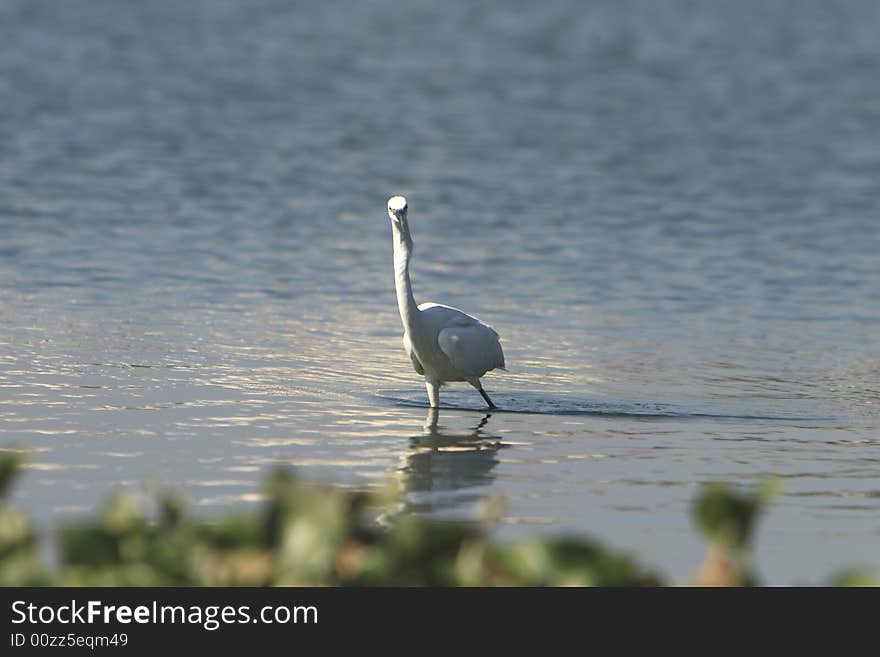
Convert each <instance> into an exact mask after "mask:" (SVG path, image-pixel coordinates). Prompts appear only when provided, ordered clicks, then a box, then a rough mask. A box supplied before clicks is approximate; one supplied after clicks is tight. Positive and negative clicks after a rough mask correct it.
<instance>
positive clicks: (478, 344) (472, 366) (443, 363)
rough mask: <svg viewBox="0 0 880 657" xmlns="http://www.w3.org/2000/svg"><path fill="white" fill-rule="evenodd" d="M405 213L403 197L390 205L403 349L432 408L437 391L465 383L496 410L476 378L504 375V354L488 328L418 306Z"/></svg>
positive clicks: (443, 309)
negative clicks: (492, 373)
mask: <svg viewBox="0 0 880 657" xmlns="http://www.w3.org/2000/svg"><path fill="white" fill-rule="evenodd" d="M406 211H407V207H406V199H405V198H404V197H403V196H393V197H391V198H390V199H388V216H389V217H390V218H391V233H392V242H393V245H394V285H395V288H396V290H397V308H398V310H399V311H400V319H401V321H402V322H403V347H404V349H405V350H406V352H407V354H409V357H410V359H411V360H412V364H413V367H414V368H415V370H416V372H418V373H419V374H421V375H422V376H424V377H425V387H426V388H427V389H428V401H429V402H430V405H431V407H432V408H436V407H437V406H439V403H440V386H442V385H444V384H445V383H447V382H449V381H467V382H468V383H470V384H471V385H472V386H473V387H474V388H476V389H477V390H478V391H479V392H480V394H481V395H482V396H483V399H485V400H486V403H487V404H488V405H489V408H496V406H495V404H493V403H492V400H491V399H489V395H487V394H486V391H485V390H483V384H482V383H480V377H481V376H483V375H484V374H485V373H486V372H488V371H490V370H494V369H496V368H498V369H504V352H503V351H502V350H501V343H500V342H499V341H498V334H497V333H496V332H495V329H493V328H492V327H491V326H489V325H488V324H484V323H483V322H481V321H480V320H479V319H477V318H476V317H472V316H471V315H468V314H466V313H463V312H462V311H460V310H458V309H457V308H450V307H449V306H443V305H441V304H439V303H423V304H421V305H416V301H415V299H414V298H413V292H412V284H411V283H410V280H409V261H410V258H411V257H412V251H413V241H412V236H411V235H410V232H409V224H408V223H407V218H406Z"/></svg>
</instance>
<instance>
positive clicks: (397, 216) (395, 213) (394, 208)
mask: <svg viewBox="0 0 880 657" xmlns="http://www.w3.org/2000/svg"><path fill="white" fill-rule="evenodd" d="M388 216H389V217H390V218H391V221H392V222H393V223H394V224H395V225H397V226H399V225H400V224H401V222H403V221H405V220H406V198H404V197H403V196H392V197H391V198H390V199H388Z"/></svg>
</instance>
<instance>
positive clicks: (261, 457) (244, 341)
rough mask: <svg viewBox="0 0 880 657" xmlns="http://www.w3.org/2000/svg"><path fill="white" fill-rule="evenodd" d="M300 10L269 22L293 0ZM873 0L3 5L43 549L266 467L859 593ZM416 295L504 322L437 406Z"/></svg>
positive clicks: (873, 296) (247, 482) (0, 394)
mask: <svg viewBox="0 0 880 657" xmlns="http://www.w3.org/2000/svg"><path fill="white" fill-rule="evenodd" d="M301 4H302V5H303V6H299V5H301ZM878 34H880V3H876V2H873V0H864V1H856V0H853V1H848V2H836V3H828V2H820V1H815V2H776V3H764V2H760V1H759V0H755V1H748V2H737V3H720V2H719V3H715V2H708V3H695V2H664V3H654V2H649V1H647V0H645V1H643V2H637V1H630V2H620V1H618V0H613V1H612V0H608V1H606V2H588V3H585V2H579V1H577V0H571V1H545V2H541V3H534V2H512V3H511V2H507V3H499V4H498V5H497V6H491V5H490V4H489V3H447V2H439V1H428V0H421V1H418V2H407V3H397V2H391V1H390V0H389V1H384V0H376V1H372V2H333V3H318V2H315V3H288V2H284V1H283V0H262V1H255V2H237V1H233V0H228V1H227V0H203V1H193V2H174V1H171V0H167V1H166V0H157V1H154V2H149V3H138V2H119V1H118V0H90V1H88V2H86V1H77V2H64V3H60V2H49V1H43V0H4V2H2V3H0V99H2V103H0V446H3V447H7V448H8V447H12V446H21V447H27V448H28V449H30V450H32V455H31V460H30V464H29V467H28V470H27V471H26V473H25V475H24V476H23V478H22V479H21V480H20V483H19V486H18V487H17V489H16V492H15V502H16V504H18V505H19V506H21V507H23V508H24V509H26V510H28V511H29V512H30V513H31V514H32V515H33V516H34V517H35V518H36V519H37V520H38V521H39V522H40V523H41V525H42V526H44V527H49V526H51V525H52V524H53V522H54V521H56V520H61V521H63V520H67V519H70V518H73V517H76V516H77V515H78V514H83V513H90V512H92V511H93V510H94V508H95V506H96V505H97V504H98V503H99V502H100V501H101V500H103V499H105V498H106V496H107V495H108V494H109V493H110V492H111V491H114V490H119V489H133V490H147V489H150V488H151V487H152V486H154V485H157V484H161V485H165V486H168V487H171V488H174V489H176V490H180V491H183V492H185V493H186V495H187V496H188V497H189V499H190V500H191V501H192V503H193V505H194V506H195V507H196V508H197V509H200V510H202V511H203V512H205V513H212V512H217V511H220V510H222V509H226V508H231V507H242V506H247V505H250V504H253V503H255V502H256V501H257V500H259V497H260V490H261V489H260V481H261V479H262V477H263V476H264V474H265V472H266V471H267V469H269V468H271V467H273V466H274V465H276V464H292V465H294V466H296V467H297V468H298V469H299V471H300V472H301V473H302V475H303V476H304V477H307V478H309V479H313V480H316V481H329V482H333V483H335V484H337V485H340V486H358V487H359V486H373V485H376V486H378V485H382V484H383V483H384V482H386V481H388V480H389V479H390V480H392V481H394V482H396V484H397V485H398V486H400V487H401V488H402V489H403V490H404V491H405V499H406V502H407V505H408V506H409V507H410V508H411V509H413V510H416V511H419V512H425V513H431V514H434V515H436V516H438V517H453V518H475V517H478V516H479V514H480V513H482V511H481V509H482V508H483V507H485V506H486V501H487V500H488V499H490V498H493V497H495V496H501V497H503V499H504V500H505V506H504V511H503V513H502V517H501V520H500V522H499V524H498V527H497V529H495V530H494V531H495V532H496V533H497V534H498V537H499V538H500V539H505V538H511V537H516V536H521V535H524V534H532V533H535V532H540V533H545V534H559V533H567V532H574V533H578V534H587V535H590V536H594V537H597V538H600V539H602V540H605V541H607V542H608V543H609V544H611V545H613V546H616V547H620V548H623V549H626V550H628V551H630V552H632V553H633V554H635V555H637V556H639V557H640V558H641V559H643V560H644V561H646V562H647V563H649V564H652V565H654V566H656V567H657V568H659V569H661V570H662V571H664V572H666V573H667V574H669V575H671V576H673V577H676V578H683V577H686V576H687V575H688V574H690V573H691V572H693V570H694V569H695V568H696V566H697V564H698V562H699V561H700V559H701V556H702V549H703V546H702V544H701V542H700V540H699V538H698V537H697V534H696V533H695V531H694V530H693V527H692V526H691V523H690V520H689V508H690V504H691V501H692V500H693V498H694V496H695V494H696V492H697V491H698V489H699V485H700V484H701V483H702V482H705V481H709V480H724V481H730V482H738V483H742V484H750V483H753V482H755V481H758V480H760V479H761V478H763V477H765V476H767V475H776V476H778V477H780V478H781V481H782V492H781V494H780V496H779V498H778V499H777V500H776V502H775V504H774V505H773V507H772V509H771V510H770V511H769V513H768V515H767V516H766V518H765V520H764V522H763V523H762V525H761V527H760V531H759V535H758V540H757V545H756V548H757V563H758V566H759V569H760V571H761V572H762V574H763V575H764V577H765V578H766V579H767V580H768V581H770V582H773V583H790V582H817V581H820V580H821V579H823V578H824V577H826V576H827V575H829V574H830V573H832V572H833V571H835V570H836V569H837V568H838V567H841V566H855V565H866V566H871V567H874V568H877V569H880V484H878V480H877V474H878V469H880V364H878V363H880V345H878V339H877V338H878V331H880V223H878V222H880V202H878V199H880V195H878V190H880V185H878V181H880V85H878V81H880V39H878V37H877V35H878ZM392 194H405V195H406V196H407V197H408V198H409V200H410V224H411V227H412V230H413V233H414V238H415V244H416V252H415V256H414V262H413V268H414V272H413V283H414V287H415V291H416V296H417V300H418V301H420V302H421V301H429V300H433V301H438V302H441V303H446V304H449V305H454V306H457V307H460V308H462V309H464V310H465V311H467V312H470V313H473V314H476V315H478V316H479V317H481V318H482V319H484V320H485V321H487V322H489V323H490V324H492V325H494V326H495V327H496V328H497V329H498V330H499V332H500V333H501V335H502V339H503V345H504V349H505V352H506V355H507V361H508V364H509V367H510V372H509V373H507V374H504V373H501V374H497V375H496V374H491V375H489V376H487V377H486V378H485V380H484V383H485V385H486V388H487V390H488V391H489V392H490V394H491V395H492V396H493V398H494V399H495V401H496V402H497V403H498V404H499V406H501V407H502V408H503V409H504V410H505V411H506V412H499V413H494V414H492V415H491V416H488V415H486V414H485V413H484V412H483V411H482V410H480V409H481V406H482V405H481V403H480V401H481V400H480V399H479V397H478V396H477V395H476V393H475V392H474V391H473V390H468V389H465V387H462V386H461V385H456V386H452V387H451V388H448V389H445V390H444V393H443V400H444V404H445V405H446V406H448V407H454V408H444V409H441V411H440V413H439V417H437V418H432V417H430V415H429V414H428V411H427V408H426V404H425V397H424V388H423V385H422V383H421V381H420V380H419V379H418V377H416V375H415V374H414V373H413V372H412V371H411V366H410V363H409V359H408V358H407V357H406V355H405V354H404V353H403V350H402V347H401V343H400V333H401V328H400V323H399V318H398V316H397V310H396V305H395V301H394V293H393V278H392V272H391V244H390V227H389V222H388V219H387V217H386V214H385V210H384V208H385V201H386V199H387V197H388V196H390V195H392Z"/></svg>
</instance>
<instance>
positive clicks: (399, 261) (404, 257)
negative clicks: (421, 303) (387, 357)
mask: <svg viewBox="0 0 880 657" xmlns="http://www.w3.org/2000/svg"><path fill="white" fill-rule="evenodd" d="M404 221H405V220H404ZM392 233H393V239H394V287H395V289H396V290H397V309H398V310H399V311H400V319H401V320H402V321H403V328H404V329H406V332H407V333H408V334H409V335H410V336H413V335H416V334H417V331H416V330H415V329H416V325H417V324H418V321H419V307H418V306H417V305H416V300H415V298H413V292H412V283H410V280H409V259H410V257H411V255H412V239H411V238H410V236H409V228H408V226H407V225H406V224H405V223H403V222H402V228H398V227H397V226H396V225H392Z"/></svg>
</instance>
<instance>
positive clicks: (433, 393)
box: [425, 381, 440, 408]
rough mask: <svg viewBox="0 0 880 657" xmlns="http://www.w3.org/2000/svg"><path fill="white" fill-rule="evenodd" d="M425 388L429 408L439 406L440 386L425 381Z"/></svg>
mask: <svg viewBox="0 0 880 657" xmlns="http://www.w3.org/2000/svg"><path fill="white" fill-rule="evenodd" d="M425 388H427V389H428V404H429V405H430V406H431V408H439V407H440V386H439V385H437V384H436V383H434V382H433V381H425Z"/></svg>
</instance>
